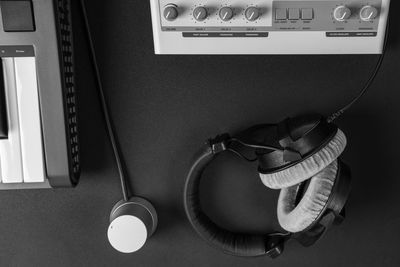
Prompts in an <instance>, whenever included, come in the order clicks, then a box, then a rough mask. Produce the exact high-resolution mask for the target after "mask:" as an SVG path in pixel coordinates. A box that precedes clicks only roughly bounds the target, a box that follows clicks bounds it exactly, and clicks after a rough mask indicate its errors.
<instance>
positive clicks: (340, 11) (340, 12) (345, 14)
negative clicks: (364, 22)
mask: <svg viewBox="0 0 400 267" xmlns="http://www.w3.org/2000/svg"><path fill="white" fill-rule="evenodd" d="M350 16H351V10H350V9H349V8H348V7H346V6H338V7H337V8H336V9H335V10H334V11H333V17H334V18H335V20H337V21H345V20H347V19H349V18H350Z"/></svg>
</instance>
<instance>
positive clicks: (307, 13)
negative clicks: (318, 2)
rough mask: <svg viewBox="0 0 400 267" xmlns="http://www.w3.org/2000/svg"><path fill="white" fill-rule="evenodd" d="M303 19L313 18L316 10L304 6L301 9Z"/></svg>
mask: <svg viewBox="0 0 400 267" xmlns="http://www.w3.org/2000/svg"><path fill="white" fill-rule="evenodd" d="M301 19H302V20H312V19H314V10H313V9H312V8H303V9H302V10H301Z"/></svg>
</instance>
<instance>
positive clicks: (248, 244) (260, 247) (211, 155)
mask: <svg viewBox="0 0 400 267" xmlns="http://www.w3.org/2000/svg"><path fill="white" fill-rule="evenodd" d="M226 137H227V135H224V136H219V137H217V138H216V139H214V140H210V141H209V143H208V144H206V145H205V146H203V148H202V149H201V150H200V151H199V152H198V153H197V156H196V158H195V160H194V164H193V165H192V167H191V169H190V171H189V174H188V176H187V179H186V183H185V189H184V206H185V212H186V215H187V217H188V219H189V221H190V223H191V225H192V227H193V228H194V229H195V231H196V232H197V233H198V234H199V235H200V236H201V237H202V238H203V239H204V240H206V241H207V243H208V244H210V245H211V246H213V247H216V248H219V249H222V250H223V251H224V252H225V253H227V254H231V255H235V256H243V257H254V256H263V255H265V254H267V255H269V256H270V257H272V258H275V257H277V256H279V255H280V254H281V253H282V252H283V245H284V242H286V240H287V239H288V238H289V237H290V235H289V234H280V233H278V234H266V235H251V234H243V233H234V232H231V231H228V230H226V229H223V228H221V227H219V226H218V225H217V224H215V223H214V222H213V221H212V220H211V219H210V218H209V217H208V216H207V215H206V214H205V213H204V212H203V210H202V208H201V206H200V197H199V188H200V181H201V177H202V174H203V172H204V170H205V168H206V167H207V166H208V165H209V164H210V163H211V162H212V161H213V160H214V159H215V157H216V156H217V155H218V154H220V153H221V152H223V151H226V148H227V144H226V142H225V141H224V138H226Z"/></svg>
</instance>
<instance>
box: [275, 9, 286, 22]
mask: <svg viewBox="0 0 400 267" xmlns="http://www.w3.org/2000/svg"><path fill="white" fill-rule="evenodd" d="M275 19H276V20H287V10H286V8H277V9H276V10H275Z"/></svg>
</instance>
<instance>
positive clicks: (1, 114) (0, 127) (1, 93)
mask: <svg viewBox="0 0 400 267" xmlns="http://www.w3.org/2000/svg"><path fill="white" fill-rule="evenodd" d="M7 138H8V123H7V103H6V88H5V84H4V71H3V63H2V61H1V58H0V139H7Z"/></svg>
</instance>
